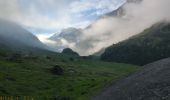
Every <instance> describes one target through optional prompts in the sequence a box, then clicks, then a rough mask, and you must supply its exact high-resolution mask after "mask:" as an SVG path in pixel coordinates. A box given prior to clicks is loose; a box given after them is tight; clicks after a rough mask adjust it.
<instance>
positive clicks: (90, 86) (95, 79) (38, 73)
mask: <svg viewBox="0 0 170 100" xmlns="http://www.w3.org/2000/svg"><path fill="white" fill-rule="evenodd" d="M0 52H1V50H0ZM2 52H5V53H6V55H3V53H0V95H1V96H21V97H22V96H31V97H33V98H34V99H35V100H46V99H47V98H48V99H49V100H88V99H89V98H90V97H91V96H93V95H95V94H96V93H98V92H99V91H100V90H101V89H102V88H103V87H105V86H106V85H109V84H110V83H112V82H113V81H114V80H117V79H119V78H121V77H123V76H125V75H127V74H129V73H131V72H134V71H136V70H137V69H138V66H135V65H130V64H121V63H109V62H100V61H97V60H81V59H78V58H74V57H72V58H74V60H70V56H63V55H59V54H54V53H53V54H52V53H49V54H48V53H44V54H40V55H34V54H32V53H29V54H24V53H21V52H20V54H18V53H17V54H16V53H14V52H9V51H5V50H4V51H2ZM11 55H14V56H15V57H16V59H17V60H9V59H8V58H9V57H11ZM13 59H15V58H13ZM60 71H62V72H60ZM56 72H57V73H56ZM58 72H59V73H58ZM48 99H47V100H48Z"/></svg>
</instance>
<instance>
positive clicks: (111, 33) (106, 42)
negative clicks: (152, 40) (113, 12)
mask: <svg viewBox="0 0 170 100" xmlns="http://www.w3.org/2000/svg"><path fill="white" fill-rule="evenodd" d="M169 4H170V0H143V1H142V2H140V3H128V4H126V5H124V6H123V10H124V15H123V16H121V17H120V16H119V17H117V16H112V17H104V18H102V19H100V20H98V21H96V22H95V23H93V24H92V25H91V27H90V28H87V29H84V30H83V35H82V36H81V37H80V40H81V41H80V42H79V43H77V44H76V45H75V46H74V47H73V48H72V49H74V50H75V51H77V52H79V53H80V54H81V55H89V54H93V53H94V52H97V51H99V50H100V49H102V48H105V47H108V46H110V45H112V44H113V43H118V42H120V41H122V40H125V39H127V38H129V37H131V36H133V35H135V34H138V33H140V32H142V31H143V30H144V29H146V28H149V27H150V26H151V25H153V24H155V23H158V22H160V21H169V20H170V12H169V9H170V6H169Z"/></svg>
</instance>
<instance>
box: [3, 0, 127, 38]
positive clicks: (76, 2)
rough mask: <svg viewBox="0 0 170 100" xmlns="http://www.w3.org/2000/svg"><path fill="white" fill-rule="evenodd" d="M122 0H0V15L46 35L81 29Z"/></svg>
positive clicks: (119, 3) (115, 6)
mask: <svg viewBox="0 0 170 100" xmlns="http://www.w3.org/2000/svg"><path fill="white" fill-rule="evenodd" d="M124 2H125V0H0V17H2V18H6V19H10V20H13V21H16V22H17V23H19V24H21V25H22V26H23V27H24V28H26V29H28V30H29V31H31V32H32V33H34V34H42V35H44V36H46V35H47V36H50V35H51V34H52V33H57V32H60V31H61V30H62V29H65V28H68V27H76V28H85V27H87V26H88V25H89V24H91V23H92V22H93V21H95V20H96V19H98V17H100V16H102V15H103V14H105V13H108V12H110V11H113V10H115V9H117V8H118V7H119V6H120V5H122V3H124Z"/></svg>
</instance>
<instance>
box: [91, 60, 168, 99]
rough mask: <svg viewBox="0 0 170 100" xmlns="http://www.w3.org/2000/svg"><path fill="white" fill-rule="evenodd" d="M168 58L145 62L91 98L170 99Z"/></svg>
mask: <svg viewBox="0 0 170 100" xmlns="http://www.w3.org/2000/svg"><path fill="white" fill-rule="evenodd" d="M169 66H170V58H166V59H163V60H159V61H156V62H154V63H150V64H147V65H145V66H143V68H142V69H141V70H140V71H138V72H136V73H134V74H131V75H129V76H128V77H126V78H123V79H121V80H119V81H117V82H115V83H113V85H112V86H110V87H109V88H107V89H105V90H104V91H102V93H101V94H100V95H99V96H96V97H94V98H93V99H92V100H170V95H169V94H170V77H169V76H170V67H169Z"/></svg>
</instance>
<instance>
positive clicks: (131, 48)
mask: <svg viewBox="0 0 170 100" xmlns="http://www.w3.org/2000/svg"><path fill="white" fill-rule="evenodd" d="M169 37H170V24H166V23H159V24H156V25H154V26H152V27H151V28H149V29H147V30H145V31H144V32H143V33H141V34H139V35H136V36H134V37H132V38H130V39H128V40H125V41H123V42H120V43H118V44H114V45H112V46H111V47H109V48H107V49H106V50H105V52H104V53H103V54H102V56H101V59H102V60H104V61H111V62H121V63H131V64H137V65H144V64H147V63H150V62H153V61H156V60H159V59H162V58H167V57H170V44H169V43H170V38H169Z"/></svg>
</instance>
